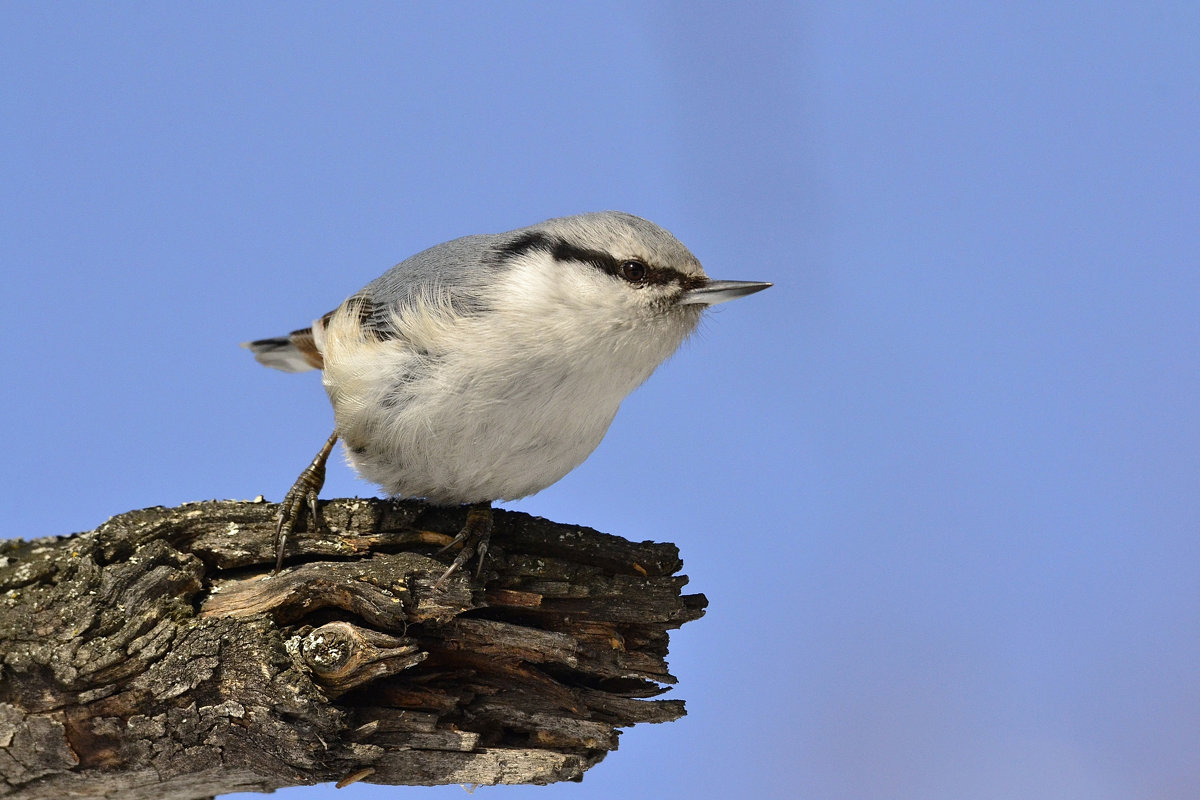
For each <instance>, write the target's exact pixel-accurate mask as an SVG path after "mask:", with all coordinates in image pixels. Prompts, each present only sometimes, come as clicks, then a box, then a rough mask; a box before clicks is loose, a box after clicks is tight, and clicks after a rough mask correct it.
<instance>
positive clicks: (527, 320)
mask: <svg viewBox="0 0 1200 800" xmlns="http://www.w3.org/2000/svg"><path fill="white" fill-rule="evenodd" d="M542 258H544V255H540V254H532V255H531V256H530V257H528V258H526V259H523V260H522V261H520V262H519V263H517V264H516V265H514V268H513V269H512V270H510V271H509V272H507V273H506V274H505V276H504V279H503V280H502V281H501V282H500V283H498V285H497V286H496V287H495V288H494V290H493V291H492V293H491V294H490V295H489V296H488V297H487V298H486V299H485V300H486V302H485V306H486V307H487V308H488V309H489V310H487V311H484V312H481V313H478V314H474V315H469V316H461V315H458V314H456V313H454V312H453V311H452V310H451V309H450V308H449V305H448V303H446V302H439V301H438V300H437V299H436V298H430V299H429V300H427V301H425V302H422V303H418V304H417V305H415V306H413V307H411V308H407V309H405V310H404V311H403V312H402V314H400V315H398V316H397V318H396V319H395V325H396V327H397V329H398V330H399V331H400V334H401V335H400V337H398V338H391V339H386V340H384V341H374V340H369V339H366V338H364V337H363V336H362V333H361V329H360V328H359V326H358V323H357V319H358V315H357V313H356V312H355V311H354V310H353V309H352V308H347V307H346V306H343V307H342V308H341V309H339V310H338V312H337V313H335V314H334V316H333V317H332V318H331V319H330V320H329V322H328V325H327V328H326V330H325V332H324V337H323V341H322V349H323V354H324V359H325V367H324V382H325V387H326V389H327V391H328V392H329V396H330V400H331V401H332V403H333V407H334V416H335V419H336V422H337V429H338V432H339V433H340V434H341V436H342V439H343V441H344V443H345V446H346V451H347V457H348V459H349V461H350V463H351V464H352V465H353V466H354V468H355V469H356V470H357V471H358V472H359V474H360V475H361V476H362V477H364V478H366V479H367V480H370V481H373V482H375V483H378V484H379V485H380V486H382V487H383V488H384V490H385V491H387V492H389V493H391V494H395V495H401V496H405V497H425V498H428V499H429V500H430V501H432V502H436V503H443V504H455V503H469V502H479V501H484V500H512V499H516V498H519V497H524V496H526V495H529V494H533V493H534V492H537V491H539V490H541V489H544V488H545V487H547V486H549V485H550V484H552V483H554V482H555V481H557V480H558V479H560V478H561V477H563V476H564V475H566V474H567V473H568V472H570V471H571V470H572V469H574V468H575V467H576V466H578V465H579V464H580V463H581V462H582V461H583V460H584V459H585V458H586V457H587V456H588V455H589V454H590V453H591V452H592V450H594V449H595V448H596V446H597V445H598V444H599V443H600V440H601V439H602V438H603V436H604V433H605V431H607V429H608V426H609V423H610V422H612V419H613V416H614V415H615V414H616V412H617V408H618V407H619V405H620V403H621V401H622V400H623V399H624V398H625V396H626V395H627V394H628V393H629V392H630V391H632V390H633V389H634V388H636V387H637V386H638V385H639V384H640V383H641V382H642V381H644V380H645V379H646V378H647V377H649V375H650V373H651V372H653V371H654V369H655V367H657V366H658V364H660V363H661V362H662V361H663V360H664V359H665V358H666V357H667V356H669V355H670V354H671V353H672V352H674V351H675V349H676V348H677V347H678V346H679V344H680V343H681V342H682V341H683V339H684V338H685V337H686V336H687V334H688V333H689V332H690V331H691V330H692V328H693V327H694V326H695V322H696V320H697V319H698V314H695V315H692V314H687V315H678V316H677V315H669V316H664V315H661V314H654V315H648V314H647V313H646V312H645V309H644V308H643V307H640V306H636V305H630V304H629V303H628V302H627V301H626V300H624V299H623V298H622V297H621V296H620V295H615V296H614V293H613V292H612V288H613V287H612V285H611V281H610V280H609V279H608V278H607V276H603V275H599V274H595V273H594V272H593V271H591V270H588V269H583V268H580V269H563V268H562V267H563V265H562V264H557V263H555V264H552V265H549V266H552V267H555V268H556V269H550V268H548V265H547V264H545V263H541V259H542Z"/></svg>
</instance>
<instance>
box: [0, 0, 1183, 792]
mask: <svg viewBox="0 0 1200 800" xmlns="http://www.w3.org/2000/svg"><path fill="white" fill-rule="evenodd" d="M1198 8H1200V7H1198V6H1196V5H1195V4H1191V3H1156V2H1148V3H1139V4H1117V3H1098V4H1091V5H1090V6H1081V5H1077V4H1046V3H1021V2H1015V3H1005V4H996V3H978V4H971V3H954V4H951V3H928V2H917V3H907V4H889V5H884V4H861V3H809V4H800V3H793V4H744V3H739V4H732V3H731V4H725V5H719V4H694V3H650V4H646V3H598V4H586V5H585V4H550V3H546V4H537V3H519V4H518V3H512V4H501V3H496V4H483V3H480V4H454V5H449V4H437V5H434V4H403V3H395V4H384V3H369V4H368V3H360V4H333V3H328V4H314V3H286V4H285V3H259V4H241V3H238V4H233V3H206V4H174V3H172V4H151V3H110V4H86V5H85V4H70V5H61V4H45V3H19V2H11V3H6V4H5V5H4V7H3V9H0V20H2V22H3V24H0V96H2V97H3V98H4V100H3V105H4V112H3V114H0V159H2V161H0V165H2V175H0V254H2V255H0V260H2V263H3V270H4V287H5V291H4V293H3V295H2V296H0V303H2V304H3V305H2V309H3V315H4V320H5V329H6V330H7V331H8V334H7V337H6V342H7V347H6V348H5V355H6V362H7V363H6V370H5V372H6V376H7V379H6V380H5V381H4V382H3V386H2V387H0V413H2V415H3V418H4V419H5V420H6V424H5V428H4V430H5V437H6V440H7V445H8V456H7V458H5V459H4V461H3V463H2V464H0V481H2V485H3V486H4V488H5V495H6V497H7V498H8V500H7V502H5V503H4V514H3V517H4V521H3V523H0V534H3V535H5V536H37V535H45V534H55V533H67V532H71V531H78V530H86V529H91V528H94V527H95V526H96V525H98V524H100V523H101V522H103V521H104V520H105V519H106V518H107V517H109V516H110V515H112V514H115V513H119V512H122V511H125V510H128V509H133V508H140V507H143V506H149V505H157V504H163V505H173V504H177V503H180V502H183V501H188V500H198V499H206V498H214V497H216V498H249V497H253V496H254V495H256V494H259V493H263V494H265V495H266V496H267V497H268V498H274V499H278V498H279V497H281V496H282V494H283V492H284V491H285V490H286V488H287V487H288V485H290V483H291V481H292V480H293V478H294V477H295V475H296V473H297V472H298V470H299V469H300V468H301V467H303V465H304V464H306V463H307V462H308V460H309V458H311V456H312V454H313V452H315V450H316V448H317V447H318V446H319V445H320V443H321V442H322V441H323V440H324V438H325V436H326V435H327V433H328V430H329V428H330V422H331V414H330V410H329V407H328V404H327V402H326V400H325V398H324V394H323V392H322V390H321V388H320V385H319V382H318V381H317V380H316V379H315V376H314V375H311V374H309V375H301V376H292V375H283V374H281V373H276V372H272V371H268V370H264V369H262V368H260V367H258V366H257V365H256V364H254V362H253V360H252V359H251V358H250V357H249V356H248V354H246V353H245V352H244V351H242V350H239V349H238V348H237V343H238V342H241V341H244V340H246V339H250V338H257V337H262V336H269V335H274V334H278V333H282V332H286V331H288V330H290V329H292V328H294V327H299V326H302V325H305V324H307V322H308V321H309V320H311V319H312V318H314V317H316V316H318V315H320V314H322V313H324V312H325V311H327V310H329V309H331V308H333V307H334V306H335V305H336V304H337V303H338V302H340V301H341V300H342V299H343V298H344V297H345V296H346V295H348V294H350V293H352V292H353V291H355V290H356V289H358V288H359V287H360V286H362V285H363V284H365V283H366V282H367V281H369V280H370V279H371V278H373V277H375V276H376V275H377V274H379V273H380V272H382V271H383V270H384V269H386V268H387V267H388V266H390V265H391V264H393V263H395V262H396V261H399V260H401V259H402V258H404V257H406V256H407V255H410V254H411V253H413V252H416V251H417V250H420V249H422V248H424V247H426V246H428V245H431V244H434V243H436V242H439V241H442V240H445V239H448V238H452V237H454V236H458V235H463V234H468V233H479V232H488V231H500V230H506V229H509V228H513V227H517V226H520V225H525V224H529V223H532V222H535V221H538V220H540V219H543V218H546V217H549V216H559V215H563V214H570V213H576V212H581V211H589V210H597V209H605V208H620V209H624V210H627V211H631V212H634V213H637V214H640V215H643V216H646V217H648V218H650V219H653V220H655V221H656V222H658V223H660V224H662V225H663V226H665V227H667V228H669V229H670V230H672V231H673V232H674V233H675V234H676V235H677V236H679V238H680V239H682V240H683V241H684V242H685V243H686V244H687V245H688V246H689V247H690V248H691V249H692V250H693V251H694V252H695V253H696V254H697V255H698V256H699V257H700V259H701V260H702V261H703V262H704V263H705V265H706V267H707V269H708V272H709V274H710V275H713V276H714V277H719V278H732V279H746V280H770V281H774V282H775V284H776V285H775V287H774V288H773V289H771V290H770V291H768V292H765V293H763V294H760V295H756V296H754V297H752V298H748V299H746V300H739V301H737V302H736V303H731V304H729V305H726V306H721V307H720V309H718V310H717V311H716V312H715V313H713V314H711V317H710V319H709V320H708V322H707V323H706V324H705V326H704V327H703V330H702V331H701V333H700V334H699V335H698V336H696V337H695V338H694V339H693V340H692V341H691V342H689V343H688V344H687V345H686V346H685V347H684V348H683V349H682V350H681V352H680V353H679V354H678V355H677V356H676V357H675V358H674V359H672V360H671V361H670V362H668V363H667V364H666V365H665V366H664V367H663V368H662V369H660V370H659V372H658V373H657V374H656V375H655V376H654V377H653V378H652V379H651V380H650V381H649V382H648V383H647V384H646V385H645V386H644V387H642V388H641V389H639V390H638V391H637V392H635V393H634V394H633V395H632V396H631V397H630V398H629V400H628V401H627V402H626V403H625V405H624V407H623V409H622V411H621V413H620V414H618V416H617V420H616V422H615V423H614V425H613V427H612V429H611V431H610V433H609V435H608V437H607V438H606V440H605V441H604V443H603V444H602V445H601V446H600V448H599V449H598V450H597V451H596V453H595V454H594V455H593V456H592V457H591V459H589V460H588V461H587V462H586V463H585V464H584V465H583V466H582V467H580V468H579V469H578V470H576V471H575V472H574V473H572V474H571V475H569V476H568V477H567V478H565V479H564V480H562V481H561V482H560V483H558V484H557V485H555V486H553V487H551V488H549V489H547V490H546V491H544V492H542V493H541V494H539V495H536V496H534V497H532V498H529V499H527V500H525V501H522V502H520V503H517V504H514V507H517V508H520V509H522V510H526V511H529V512H531V513H534V514H538V515H542V516H546V517H550V518H553V519H557V520H561V521H564V522H574V523H581V524H587V525H591V526H593V527H596V528H599V529H601V530H605V531H609V532H613V533H619V534H622V535H624V536H626V537H628V538H631V539H635V540H640V539H646V538H652V539H659V540H669V541H674V542H677V543H679V544H680V546H681V548H682V552H683V557H684V559H685V562H686V567H685V571H686V572H687V574H688V575H690V576H691V579H692V582H691V586H690V588H691V589H692V590H694V591H698V592H703V593H705V594H706V595H707V596H708V598H709V601H710V607H709V613H708V615H707V616H706V617H705V618H704V619H702V620H700V621H698V622H694V623H691V624H689V625H688V626H687V627H686V628H685V629H683V630H682V631H679V632H678V633H677V634H676V635H675V637H674V638H673V641H672V648H671V649H672V653H671V663H672V667H673V669H674V672H675V673H676V674H677V675H678V676H679V678H680V684H679V686H678V688H677V689H676V690H675V693H676V695H677V696H680V697H683V698H685V699H686V700H687V701H688V708H689V712H690V713H689V716H688V717H687V718H686V719H684V720H682V721H680V722H677V723H674V724H671V725H665V726H655V727H642V728H637V729H634V730H632V731H629V732H627V733H626V734H624V736H623V738H622V744H621V749H620V750H619V751H618V752H616V753H614V754H612V755H611V756H609V758H608V759H607V760H606V761H605V762H604V763H603V764H601V765H600V766H598V767H596V768H595V769H593V770H592V771H591V772H589V773H588V775H587V777H586V778H585V780H584V782H583V784H581V785H560V786H556V787H551V788H544V789H535V788H517V789H484V790H480V791H481V792H482V793H486V794H489V795H490V794H496V795H497V796H499V795H500V794H503V795H504V796H505V797H525V796H535V795H536V796H537V797H540V798H545V797H570V798H590V797H606V798H607V797H612V796H613V795H614V794H619V795H621V796H626V797H650V796H654V797H675V796H700V797H705V796H723V795H728V794H732V793H737V795H738V796H770V797H802V798H806V799H808V798H813V799H816V798H829V799H830V800H834V799H840V798H846V800H861V799H862V798H919V799H921V800H928V799H931V798H946V799H947V800H950V799H951V798H954V799H955V800H959V799H961V798H1009V797H1022V798H1054V799H1055V800H1063V799H1064V798H1089V800H1098V799H1099V800H1103V799H1104V798H1128V797H1155V798H1193V797H1195V796H1197V794H1198V793H1200V761H1197V759H1196V757H1195V754H1196V750H1197V746H1198V745H1200V723H1198V722H1197V720H1200V683H1198V682H1197V678H1196V676H1197V675H1198V674H1200V635H1198V634H1200V622H1198V620H1200V576H1198V574H1197V573H1198V571H1200V537H1198V533H1200V499H1198V498H1200V491H1198V489H1200V414H1198V412H1200V373H1198V370H1197V367H1198V365H1200V225H1198V224H1197V209H1198V208H1200V147H1198V146H1197V138H1196V136H1197V130H1200V49H1197V47H1196V45H1195V43H1196V41H1197V37H1198V35H1200V10H1198ZM372 493H374V489H373V487H371V486H370V485H367V484H364V483H362V482H360V481H357V480H356V479H355V478H354V477H353V475H352V474H351V473H350V472H349V470H348V469H346V468H345V467H344V466H342V465H340V464H338V465H336V466H331V469H330V475H329V480H328V482H327V484H326V490H325V493H324V496H326V497H334V496H346V495H353V494H372ZM406 794H413V795H420V796H435V795H436V796H445V797H460V796H462V790H461V789H459V788H457V787H445V788H441V789H409V790H395V789H383V788H378V787H370V786H363V785H358V786H354V787H352V788H350V789H346V790H342V791H340V792H337V793H336V796H337V797H339V798H375V797H379V798H382V797H385V796H386V797H395V796H403V795H406ZM279 796H281V797H285V798H293V797H294V798H301V797H314V798H315V797H324V796H330V797H332V796H334V790H333V789H332V788H331V787H322V788H315V789H300V790H287V791H283V792H281V793H280V794H279Z"/></svg>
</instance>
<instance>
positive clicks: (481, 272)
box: [355, 233, 512, 337]
mask: <svg viewBox="0 0 1200 800" xmlns="http://www.w3.org/2000/svg"><path fill="white" fill-rule="evenodd" d="M511 236H512V235H511V234H504V233H501V234H480V235H476V236H464V237H462V238H460V239H453V240H451V241H449V242H443V243H442V244H439V245H434V246H433V247H430V248H429V249H428V250H422V251H421V252H420V253H417V254H416V255H414V256H412V257H410V258H406V259H405V260H404V261H401V262H400V263H399V264H397V265H396V266H394V267H392V268H391V269H389V270H388V271H387V272H385V273H383V274H382V275H380V276H379V277H378V278H376V279H375V280H373V281H371V282H370V283H368V284H367V285H366V286H365V287H363V289H362V290H361V291H360V292H358V294H356V295H355V297H356V298H358V299H360V300H361V301H362V303H363V305H362V314H363V318H362V319H363V325H364V326H366V327H367V328H369V329H371V330H373V331H375V332H376V333H377V334H379V335H382V336H384V337H386V336H387V335H388V334H389V333H392V330H391V328H392V326H391V319H392V314H393V313H395V312H397V311H399V312H403V310H404V308H405V307H406V306H409V305H411V304H412V303H413V302H414V301H415V300H416V299H417V298H420V297H430V296H441V297H445V298H446V299H447V300H449V302H450V305H451V307H453V308H454V309H455V310H456V311H458V312H459V313H462V314H476V313H479V312H481V311H484V310H485V308H484V304H483V301H482V299H481V294H482V292H483V290H484V289H485V288H486V287H487V286H488V285H489V283H490V282H491V281H492V280H493V279H494V278H495V276H496V274H497V273H498V272H499V271H500V270H502V269H503V263H502V259H501V255H502V253H503V248H504V246H505V244H506V242H507V241H508V239H510V238H511Z"/></svg>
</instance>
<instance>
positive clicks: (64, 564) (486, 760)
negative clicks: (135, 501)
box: [0, 499, 706, 800]
mask: <svg viewBox="0 0 1200 800" xmlns="http://www.w3.org/2000/svg"><path fill="white" fill-rule="evenodd" d="M276 508H277V507H276V506H274V505H272V504H268V503H264V502H261V501H260V502H232V501H227V502H206V503H195V504H188V505H184V506H181V507H179V508H150V509H145V510H142V511H133V512H130V513H127V514H122V515H120V516H118V517H114V518H113V519H111V520H109V521H108V522H106V523H105V524H103V525H101V526H100V527H99V528H97V529H96V530H95V531H89V532H87V533H81V534H76V535H74V536H69V537H57V538H46V539H37V540H31V541H22V540H9V541H4V542H0V796H2V797H4V798H5V800H10V799H15V798H22V800H24V799H25V798H61V797H64V796H79V797H121V798H127V799H130V800H137V799H138V798H153V799H154V800H170V799H172V798H200V797H211V796H214V795H217V794H222V793H226V792H235V791H269V790H271V789H275V788H279V787H283V786H295V785H305V784H315V783H321V782H325V781H339V782H353V781H356V780H365V781H369V782H372V783H381V784H392V785H402V784H407V785H431V784H443V783H462V784H496V783H551V782H554V781H562V780H580V779H581V778H582V775H583V772H584V770H586V769H588V768H589V767H591V766H592V765H593V764H595V763H597V762H598V761H600V759H602V758H603V757H604V756H605V754H606V753H607V752H608V751H610V750H613V749H615V748H616V746H617V736H618V731H617V729H618V728H621V727H627V726H630V725H633V724H635V723H638V722H666V721H669V720H673V719H676V718H678V717H680V716H682V715H683V713H684V708H683V702H682V701H681V700H656V699H649V698H654V697H657V696H658V695H660V694H661V693H662V692H664V691H666V687H665V685H666V684H671V683H673V682H674V681H675V679H674V678H673V677H672V676H671V674H670V673H669V672H668V671H667V665H666V662H665V660H664V659H665V656H666V653H667V643H668V642H667V632H668V631H669V630H671V629H673V628H677V627H679V626H680V625H682V624H683V623H684V622H686V621H688V620H692V619H697V618H698V617H700V616H701V615H702V614H703V613H704V606H705V604H706V601H705V599H704V597H703V595H683V594H682V593H681V590H682V588H683V586H684V585H685V584H686V583H687V578H686V577H684V576H681V575H678V574H677V572H678V571H679V569H680V567H681V566H682V562H681V561H680V560H679V553H678V550H677V548H676V547H675V546H674V545H671V544H657V543H652V542H642V543H640V544H635V543H633V542H629V541H626V540H624V539H621V538H618V537H615V536H609V535H606V534H602V533H597V532H596V531H593V530H590V529H587V528H580V527H576V526H571V525H559V524H555V523H551V522H548V521H546V520H542V519H537V518H533V517H529V516H527V515H524V514H517V513H511V512H504V511H497V512H496V515H495V525H496V529H495V534H494V535H493V537H492V549H491V551H490V552H489V554H488V557H487V560H486V562H485V565H484V572H483V575H482V577H481V578H480V579H478V580H477V579H475V578H474V577H473V576H472V575H470V574H467V575H464V574H461V573H460V574H456V575H454V576H452V577H451V578H450V579H449V580H447V581H446V582H445V584H444V585H443V586H441V587H440V588H438V589H436V590H435V589H433V583H434V581H435V580H436V579H437V578H438V577H439V576H440V575H441V574H442V572H443V571H444V570H445V566H444V563H445V562H447V561H448V559H449V556H450V555H451V554H450V553H447V554H443V555H440V556H439V558H440V559H441V560H440V561H439V560H436V559H435V558H433V557H432V556H434V555H435V554H436V553H437V550H438V548H440V547H441V546H442V545H444V544H446V543H447V542H449V541H450V539H451V536H452V534H453V533H455V532H456V531H457V530H458V528H459V527H461V525H462V523H463V514H464V511H463V510H462V509H435V508H430V507H427V506H425V505H423V504H420V503H415V502H401V501H386V500H374V499H370V500H333V501H330V502H327V503H322V515H321V522H320V524H319V525H317V526H313V525H311V524H308V521H307V516H306V517H305V518H304V519H303V520H302V521H301V523H300V526H299V528H300V531H299V532H298V534H297V536H296V539H295V541H293V542H291V543H290V544H289V547H288V556H287V566H286V567H285V569H284V570H283V572H281V573H280V574H279V575H276V576H272V575H270V574H269V570H270V567H271V565H272V564H273V555H272V552H271V531H272V526H273V517H274V513H275V510H276ZM306 526H307V527H306ZM314 527H315V528H316V529H317V530H315V531H313V530H311V529H312V528H314Z"/></svg>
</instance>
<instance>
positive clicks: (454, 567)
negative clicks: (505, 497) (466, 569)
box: [433, 503, 492, 589]
mask: <svg viewBox="0 0 1200 800" xmlns="http://www.w3.org/2000/svg"><path fill="white" fill-rule="evenodd" d="M491 540H492V504H491V503H475V504H474V505H472V506H471V507H470V509H469V510H468V511H467V523H466V524H465V525H463V528H462V530H461V531H459V532H458V535H457V536H455V537H454V538H453V539H451V540H450V543H449V544H447V545H446V546H445V547H443V548H442V549H441V550H438V552H439V553H444V552H446V551H447V550H449V549H450V548H451V547H454V545H456V544H462V550H460V551H459V552H458V555H457V556H455V557H454V561H453V562H451V564H450V568H449V569H447V570H446V571H445V572H443V573H442V577H440V578H438V579H437V580H436V581H434V583H433V588H434V589H437V588H440V587H441V585H442V584H443V583H444V582H445V580H446V579H447V578H449V577H450V576H451V575H453V574H454V573H455V572H457V571H458V570H459V569H461V568H462V566H463V565H464V564H466V563H467V562H468V561H470V560H471V557H472V556H475V557H477V558H478V559H479V563H478V564H477V565H476V567H475V577H476V578H478V577H479V574H480V573H481V572H482V571H483V558H484V556H486V555H487V551H488V544H489V543H490V542H491Z"/></svg>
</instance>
